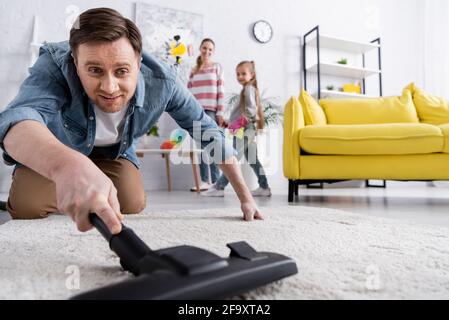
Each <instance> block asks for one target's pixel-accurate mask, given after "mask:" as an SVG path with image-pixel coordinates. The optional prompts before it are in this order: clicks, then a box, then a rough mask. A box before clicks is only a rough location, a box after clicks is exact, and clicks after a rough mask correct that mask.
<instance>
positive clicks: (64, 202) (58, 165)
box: [3, 120, 122, 234]
mask: <svg viewBox="0 0 449 320" xmlns="http://www.w3.org/2000/svg"><path fill="white" fill-rule="evenodd" d="M3 143H4V148H5V150H6V151H7V152H8V154H9V155H10V156H11V157H12V158H14V159H15V160H16V161H18V162H20V163H22V164H23V165H25V166H27V167H29V168H30V169H32V170H34V171H36V172H37V173H39V174H41V175H42V176H44V177H46V178H47V179H49V180H52V181H53V182H55V184H56V198H57V206H58V210H59V211H60V212H62V213H66V214H69V215H70V216H71V218H72V220H73V221H75V222H76V224H77V227H78V229H79V230H80V231H87V230H89V229H91V228H92V225H91V224H90V222H89V218H88V215H89V213H90V212H95V213H97V214H98V215H99V216H100V217H101V218H102V219H103V221H104V222H105V223H106V225H107V226H108V227H109V229H110V230H111V232H112V233H114V234H115V233H118V232H120V230H121V223H120V220H121V219H122V215H121V214H120V205H119V203H118V200H117V190H116V189H115V187H114V185H113V183H112V181H111V180H110V179H109V178H108V177H107V176H106V175H105V174H104V173H103V172H101V170H100V169H98V168H97V167H96V166H95V164H94V163H93V162H92V161H90V159H89V158H87V157H86V156H84V155H83V154H81V153H79V152H77V151H75V150H72V149H71V148H69V147H67V146H65V145H64V144H63V143H61V142H60V141H59V140H58V139H57V138H56V137H55V136H54V135H53V134H52V133H51V132H50V130H48V129H47V127H46V126H45V125H43V124H42V123H40V122H38V121H33V120H25V121H21V122H19V123H17V124H15V125H14V126H13V127H11V128H10V129H9V131H8V133H7V134H6V136H5V138H4V140H3Z"/></svg>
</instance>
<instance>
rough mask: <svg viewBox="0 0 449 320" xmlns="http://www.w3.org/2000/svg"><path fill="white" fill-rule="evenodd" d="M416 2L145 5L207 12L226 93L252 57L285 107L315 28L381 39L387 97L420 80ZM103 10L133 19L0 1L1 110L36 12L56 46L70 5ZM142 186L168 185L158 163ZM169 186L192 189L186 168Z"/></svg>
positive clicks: (65, 4) (69, 0)
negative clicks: (259, 24) (256, 25)
mask: <svg viewBox="0 0 449 320" xmlns="http://www.w3.org/2000/svg"><path fill="white" fill-rule="evenodd" d="M419 1H420V0H394V1H387V0H341V1H332V0H302V1H297V0H279V1H272V0H246V1H237V0H218V1H210V0H195V1H181V0H164V1H162V0H153V1H151V0H146V1H144V2H147V3H152V4H157V5H160V6H164V7H169V8H174V9H179V10H185V11H190V12H194V13H199V14H203V15H204V36H207V37H211V38H213V39H214V40H215V41H216V44H217V48H216V49H217V51H216V57H215V58H216V60H217V61H219V62H220V63H222V65H223V67H224V69H225V72H226V79H227V90H228V91H233V92H236V91H238V90H239V86H238V84H237V82H236V81H235V80H234V68H235V65H236V64H237V63H238V62H239V61H241V60H244V59H250V60H255V61H256V63H257V65H256V66H257V69H258V70H257V71H258V77H259V82H260V83H261V87H262V89H267V94H268V95H270V96H278V97H279V98H280V101H282V103H284V102H285V101H286V100H287V99H288V97H289V96H291V95H296V94H298V92H299V88H300V73H299V72H300V37H301V36H302V34H304V33H305V32H306V31H308V30H309V29H311V28H312V27H314V26H315V25H320V28H321V31H322V32H323V33H326V34H329V35H333V36H338V37H343V38H349V39H354V40H359V41H369V40H371V39H374V38H375V37H377V36H380V37H381V38H382V53H383V71H384V94H385V95H390V94H391V95H396V94H399V93H400V91H401V89H402V88H403V87H404V86H405V85H406V84H407V83H408V82H410V81H416V82H417V83H420V82H422V77H423V72H422V67H421V61H422V56H423V53H422V52H423V50H422V36H421V33H420V23H419V22H418V21H420V19H419V17H420V11H419V8H420V6H419ZM98 6H108V7H112V8H115V9H118V10H119V11H120V12H122V13H123V14H124V15H126V16H128V17H130V18H133V17H134V4H133V2H131V1H100V0H96V1H85V0H45V1H43V0H39V1H31V0H16V1H14V2H13V1H8V2H6V1H2V2H0V108H4V106H6V104H7V103H8V102H9V101H10V100H11V99H12V98H13V97H14V95H15V94H16V92H17V88H18V86H19V84H20V82H21V81H22V80H23V79H24V77H25V76H26V72H27V65H28V61H29V46H28V44H29V42H30V41H31V36H32V33H31V32H32V31H31V30H32V24H33V15H34V14H37V15H39V16H40V18H41V26H40V38H39V41H43V40H47V41H60V40H65V39H67V37H68V32H69V30H68V29H67V28H66V26H65V25H66V22H67V21H68V20H70V18H71V17H72V15H73V14H74V11H73V8H79V10H81V11H84V10H85V9H88V8H92V7H98ZM258 19H265V20H268V21H270V23H271V24H272V26H273V27H274V38H273V40H272V41H271V42H270V43H268V44H265V45H261V44H258V43H257V42H255V41H254V40H253V39H252V37H251V32H250V31H251V24H252V23H253V22H254V21H256V20H258ZM278 136H279V137H278V139H277V146H275V147H274V149H275V150H273V148H272V150H271V152H270V158H271V160H273V157H277V161H274V162H275V163H277V168H276V169H277V170H275V171H276V173H275V174H273V175H272V176H270V177H269V180H270V182H271V185H272V186H273V187H275V188H282V189H284V190H285V189H286V181H285V179H284V178H283V176H282V161H281V160H282V159H281V154H282V152H281V150H282V148H281V137H282V134H281V133H280V134H279V135H278ZM143 168H144V171H145V174H144V178H145V184H146V188H147V189H157V188H165V174H164V170H165V169H164V167H163V162H162V160H161V159H159V158H155V157H148V158H147V159H146V160H145V163H144V167H143ZM0 174H1V176H0V181H1V182H2V183H1V184H0V189H1V191H7V190H8V184H9V174H10V171H9V170H5V169H4V168H3V166H2V169H1V171H0ZM172 174H173V178H174V180H175V181H174V188H175V189H186V188H187V187H189V186H190V185H191V184H192V181H193V180H192V178H191V172H190V168H189V167H188V166H187V165H181V166H177V167H174V168H173V172H172Z"/></svg>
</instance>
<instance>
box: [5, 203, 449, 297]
mask: <svg viewBox="0 0 449 320" xmlns="http://www.w3.org/2000/svg"><path fill="white" fill-rule="evenodd" d="M264 213H265V216H266V220H264V221H255V222H251V223H247V222H244V221H241V220H240V210H239V209H210V210H191V211H189V210H184V211H171V212H164V213H161V212H147V213H146V214H144V215H139V216H131V217H127V218H126V220H125V221H126V224H127V225H129V226H130V227H131V228H133V229H134V231H135V232H136V233H137V234H138V235H139V236H140V237H141V238H142V239H143V240H144V241H145V242H146V243H147V244H148V245H149V246H150V247H151V248H152V249H159V248H165V247H170V246H176V245H181V244H190V245H194V246H199V247H202V248H205V249H208V250H211V251H213V252H215V253H216V254H218V255H220V256H227V255H228V254H229V249H227V248H226V246H225V245H226V243H229V242H234V241H240V240H245V241H248V242H249V243H250V244H251V245H253V246H254V247H255V248H256V249H257V250H260V251H273V252H279V253H283V254H285V255H288V256H290V257H292V258H294V259H295V260H296V262H297V264H298V268H299V273H298V274H297V275H295V276H293V277H290V278H287V279H285V280H283V281H279V282H277V283H275V284H271V285H268V286H266V287H263V288H260V289H258V290H255V291H252V292H250V293H248V294H245V295H243V296H242V298H244V299H448V298H449V237H448V229H447V228H438V227H432V226H423V225H412V224H406V223H404V222H401V221H396V220H387V219H383V218H371V217H368V216H365V215H363V216H362V215H356V214H352V213H347V212H343V211H339V210H329V209H320V208H309V207H296V206H289V207H287V206H286V207H280V208H276V209H275V208H265V209H264ZM69 266H77V267H78V268H79V270H80V289H79V290H69V289H67V286H66V284H68V285H69V287H70V286H71V285H72V286H73V284H75V285H76V282H73V281H72V280H73V279H74V278H73V275H74V273H73V270H74V269H71V268H73V267H69ZM68 267H69V268H68ZM66 272H68V273H66ZM129 276H130V275H129V274H127V273H124V272H122V271H121V268H120V266H119V263H118V259H117V258H116V257H115V256H114V254H113V253H112V252H111V251H109V249H108V246H107V244H106V242H105V241H104V240H103V238H101V236H100V235H99V233H98V232H96V231H91V232H89V233H86V234H81V233H79V232H78V231H77V230H76V228H75V226H74V224H72V222H71V221H70V220H69V219H68V218H66V217H64V216H52V217H50V218H47V219H45V220H37V221H11V222H8V223H6V224H4V225H1V226H0V299H66V298H68V297H70V296H72V295H74V294H77V293H80V292H83V291H86V290H89V289H92V288H96V287H99V286H102V285H106V284H109V283H112V282H114V281H121V280H123V279H125V278H127V277H129Z"/></svg>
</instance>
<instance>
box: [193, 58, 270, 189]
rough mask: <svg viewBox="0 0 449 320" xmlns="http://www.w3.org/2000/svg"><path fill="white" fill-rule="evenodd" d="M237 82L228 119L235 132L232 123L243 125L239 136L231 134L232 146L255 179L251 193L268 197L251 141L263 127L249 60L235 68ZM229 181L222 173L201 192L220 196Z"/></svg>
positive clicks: (255, 147) (265, 181)
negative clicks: (236, 94) (239, 88)
mask: <svg viewBox="0 0 449 320" xmlns="http://www.w3.org/2000/svg"><path fill="white" fill-rule="evenodd" d="M236 73H237V81H238V82H239V83H240V84H241V85H242V86H243V89H242V91H241V93H240V99H239V102H238V103H237V104H236V105H235V106H234V108H233V110H232V111H231V116H230V118H229V124H230V127H231V124H232V128H233V130H234V131H235V129H236V126H239V125H241V126H244V135H243V137H240V136H234V138H233V143H234V148H235V149H236V150H237V152H238V155H237V158H238V159H239V160H240V159H241V158H242V156H243V154H244V155H245V158H246V160H247V161H248V163H249V164H250V166H251V168H252V169H253V171H254V173H255V174H256V176H257V179H258V182H259V188H257V189H256V190H253V191H252V192H251V194H252V195H253V196H255V197H270V196H271V190H270V187H269V186H268V181H267V178H266V176H265V172H264V170H263V167H262V165H261V164H260V162H259V159H258V158H257V145H256V143H255V141H254V139H255V137H256V132H257V131H256V129H263V127H264V122H265V121H264V115H263V109H262V106H261V104H260V96H259V89H258V87H257V79H256V70H255V65H254V62H253V61H243V62H240V63H239V64H238V65H237V68H236ZM228 183H229V181H228V179H227V178H226V176H224V175H223V174H222V175H221V176H220V178H218V180H217V181H216V182H215V184H214V185H213V186H212V187H211V188H210V189H209V190H207V191H205V192H202V193H201V195H203V196H206V197H223V196H224V188H225V187H226V186H227V184H228Z"/></svg>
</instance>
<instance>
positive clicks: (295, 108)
mask: <svg viewBox="0 0 449 320" xmlns="http://www.w3.org/2000/svg"><path fill="white" fill-rule="evenodd" d="M304 125H305V124H304V112H303V110H302V106H301V104H300V103H299V101H298V99H297V98H296V97H291V98H290V99H289V100H288V102H287V104H286V105H285V109H284V143H283V168H284V176H285V177H286V178H287V179H289V180H297V179H299V156H300V148H299V133H300V130H301V129H302V128H304Z"/></svg>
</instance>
